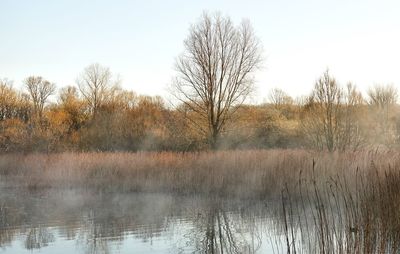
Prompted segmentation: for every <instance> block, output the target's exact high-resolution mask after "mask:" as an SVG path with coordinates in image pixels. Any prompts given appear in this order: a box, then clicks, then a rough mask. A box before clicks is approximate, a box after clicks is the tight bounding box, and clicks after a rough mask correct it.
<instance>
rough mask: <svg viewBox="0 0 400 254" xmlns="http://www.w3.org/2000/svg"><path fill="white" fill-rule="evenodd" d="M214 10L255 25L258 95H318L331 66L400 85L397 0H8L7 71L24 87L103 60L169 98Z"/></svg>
mask: <svg viewBox="0 0 400 254" xmlns="http://www.w3.org/2000/svg"><path fill="white" fill-rule="evenodd" d="M204 10H207V11H210V12H214V11H219V12H221V13H222V14H223V15H228V16H230V17H231V18H232V19H233V20H234V22H235V23H236V24H238V23H239V22H240V21H241V19H242V18H246V19H249V20H250V22H251V23H252V25H253V27H254V29H255V32H256V35H257V36H258V37H259V38H260V40H261V42H262V44H263V48H264V57H265V64H264V66H265V67H264V69H263V70H262V71H260V72H258V73H257V75H256V79H257V88H258V90H257V93H256V94H255V96H254V102H262V101H263V99H264V98H266V97H267V96H268V91H269V90H270V89H271V88H273V87H279V88H281V89H283V90H285V91H287V92H288V93H289V94H290V95H292V96H298V95H304V94H308V93H309V92H310V91H311V89H312V87H313V85H314V83H315V80H316V79H317V78H318V77H319V76H320V75H321V74H322V73H323V72H324V70H325V69H326V68H327V67H329V69H330V71H331V73H332V74H333V75H334V76H335V77H336V78H337V79H338V81H339V82H340V83H342V84H343V85H344V84H345V83H347V82H348V81H352V82H354V83H355V84H356V85H357V86H358V87H359V88H360V89H361V90H363V91H366V90H367V89H368V87H370V86H372V85H374V84H376V83H381V84H388V83H390V84H394V85H395V86H396V87H398V88H399V86H400V1H394V0H393V1H387V0H381V1H378V0H376V1H368V0H351V1H350V0H332V1H324V0H315V1H311V0H307V1H295V0H291V1H289V0H280V1H278V0H276V1H272V0H264V1H261V0H260V1H257V0H254V1H250V0H247V1H244V0H241V1H238V0H235V1H232V0H224V1H222V0H220V1H218V0H207V1H188V0H186V1H184V0H182V1H180V0H173V1H166V0H164V1H162V0H159V1H155V0H154V1H150V0H147V1H144V0H143V1H133V0H132V1H119V0H113V1H111V0H110V1H99V0H96V1H94V0H93V1H89V0H86V1H85V0H57V1H56V0H35V1H34V0H25V1H22V0H0V78H8V79H11V80H13V81H14V84H15V86H16V87H20V86H21V84H22V81H23V79H24V78H26V77H27V76H29V75H40V76H43V77H44V78H46V79H48V80H50V81H52V82H55V83H56V84H57V86H58V87H62V86H66V85H71V84H75V80H76V77H77V76H78V74H79V73H80V72H81V71H82V70H83V69H84V67H86V66H87V65H89V64H91V63H95V62H98V63H100V64H102V65H105V66H108V67H110V69H111V71H112V72H113V73H116V74H119V75H120V77H121V78H122V86H123V87H124V88H125V89H129V90H133V91H135V92H137V93H139V94H147V95H161V96H163V97H166V96H167V95H168V92H167V89H166V87H167V85H168V84H169V83H170V81H171V79H172V77H173V76H174V70H173V66H174V61H175V58H176V57H177V56H178V55H179V54H180V53H181V52H182V51H183V49H184V48H183V40H184V39H185V38H186V37H187V35H188V29H189V26H190V24H191V23H195V22H196V20H197V19H198V18H199V16H200V15H201V14H202V12H203V11H204Z"/></svg>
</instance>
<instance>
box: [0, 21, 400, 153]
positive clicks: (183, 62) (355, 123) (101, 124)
mask: <svg viewBox="0 0 400 254" xmlns="http://www.w3.org/2000/svg"><path fill="white" fill-rule="evenodd" d="M262 63H263V58H262V46H261V43H260V40H259V39H258V38H257V37H256V35H255V34H254V31H253V29H252V27H251V25H250V23H249V22H248V21H246V20H244V21H242V23H240V24H239V25H238V26H235V25H234V24H233V22H232V21H231V19H230V18H229V17H223V16H221V15H220V14H218V13H216V14H213V15H210V14H208V13H204V14H203V15H202V16H201V17H200V19H199V20H198V22H197V23H195V24H193V25H192V26H191V27H190V29H189V35H188V37H187V39H186V40H185V41H184V51H183V53H182V54H181V55H179V56H178V58H177V60H176V64H175V69H176V76H175V78H174V80H173V82H172V84H171V86H170V88H171V89H170V91H171V94H172V95H173V96H174V98H175V101H176V102H177V103H176V104H175V105H173V106H171V105H167V104H166V103H165V102H164V100H163V99H162V98H161V97H158V96H155V97H151V96H140V95H137V94H136V93H134V92H133V91H128V90H125V89H122V88H121V86H120V80H119V79H118V78H116V76H115V75H113V73H112V72H111V71H110V69H109V68H108V67H105V66H102V65H100V64H97V63H96V64H91V65H89V66H88V67H86V68H85V69H84V70H83V71H82V73H80V74H79V75H78V77H77V79H76V84H75V85H71V86H66V87H63V88H61V89H59V90H57V89H56V85H55V84H54V83H53V82H51V81H48V80H46V79H45V78H44V77H41V76H30V77H27V78H26V79H25V80H24V82H23V85H24V88H23V89H21V90H18V89H15V88H14V87H13V82H11V81H10V80H7V79H1V80H0V151H1V152H32V151H41V152H44V151H45V152H60V151H117V150H122V151H137V150H174V151H193V150H203V149H209V148H211V149H219V148H220V149H235V148H273V147H278V148H297V147H299V148H312V149H320V150H329V151H334V150H341V151H344V150H356V149H360V148H366V147H369V148H370V147H376V146H381V145H382V146H386V147H393V146H398V144H400V140H399V134H400V121H399V117H398V116H399V115H400V114H399V113H400V112H399V106H398V104H397V99H398V92H397V90H396V88H395V87H394V86H393V85H376V86H374V87H372V88H371V89H369V90H368V92H367V96H363V95H362V93H361V92H360V91H359V90H358V89H357V87H356V86H355V85H354V84H352V83H348V84H347V85H345V86H343V85H341V84H339V83H338V82H337V81H336V79H335V78H334V77H333V76H332V75H331V74H330V73H329V71H328V70H327V71H326V72H324V73H323V74H322V75H321V77H320V78H319V79H318V80H317V81H316V83H315V86H314V88H313V90H312V91H311V93H310V94H309V95H307V96H302V97H299V98H292V97H290V96H289V95H288V94H287V93H286V92H285V91H283V90H281V89H279V88H273V89H271V91H270V94H269V95H268V102H267V103H264V104H260V105H251V104H248V103H246V102H247V98H248V96H249V95H250V94H251V93H252V91H253V90H254V86H253V84H254V79H255V77H254V73H255V71H256V70H259V69H260V68H261V67H262Z"/></svg>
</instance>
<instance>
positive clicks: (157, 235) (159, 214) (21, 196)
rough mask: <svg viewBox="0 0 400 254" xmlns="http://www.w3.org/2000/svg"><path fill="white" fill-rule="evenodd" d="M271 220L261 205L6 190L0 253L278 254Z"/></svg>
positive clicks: (0, 207) (1, 196)
mask: <svg viewBox="0 0 400 254" xmlns="http://www.w3.org/2000/svg"><path fill="white" fill-rule="evenodd" d="M272 214H273V213H272V209H269V206H268V205H266V204H265V203H262V202H251V201H238V200H222V199H213V198H204V197H196V196H185V197H183V196H174V195H167V194H159V193H158V194H143V193H142V194H140V193H128V194H101V193H93V192H91V191H85V190H71V189H65V190H54V189H49V190H42V191H40V190H34V191H32V190H31V191H28V190H19V189H16V188H4V187H3V188H2V191H1V193H0V246H1V248H0V253H45V254H46V253H132V252H134V253H222V252H223V253H276V252H277V250H278V249H279V252H280V251H282V250H283V249H282V248H281V247H282V246H281V243H283V242H280V240H279V239H280V236H279V235H275V234H276V230H274V223H273V215H272ZM272 239H273V240H272ZM282 240H283V239H282ZM274 249H275V251H273V250H274Z"/></svg>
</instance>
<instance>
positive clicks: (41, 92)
mask: <svg viewBox="0 0 400 254" xmlns="http://www.w3.org/2000/svg"><path fill="white" fill-rule="evenodd" d="M25 87H26V89H27V90H28V93H29V96H30V98H31V100H32V103H33V110H34V114H35V116H36V117H38V118H39V119H42V116H43V109H44V105H45V103H46V102H47V99H48V98H49V96H50V95H52V94H54V91H55V89H56V86H55V84H54V83H51V82H49V81H47V80H45V79H43V78H42V77H39V76H30V77H28V78H27V79H26V80H25Z"/></svg>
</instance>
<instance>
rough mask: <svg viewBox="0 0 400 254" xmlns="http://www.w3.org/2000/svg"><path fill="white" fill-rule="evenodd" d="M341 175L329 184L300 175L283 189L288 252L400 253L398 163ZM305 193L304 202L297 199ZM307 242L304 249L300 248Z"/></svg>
mask: <svg viewBox="0 0 400 254" xmlns="http://www.w3.org/2000/svg"><path fill="white" fill-rule="evenodd" d="M381 156H382V158H386V159H388V160H385V163H382V161H381V159H382V158H379V161H380V164H377V163H376V161H375V160H372V159H374V158H371V161H370V165H368V167H366V168H360V167H356V169H355V170H350V172H349V173H344V172H342V173H341V174H340V173H336V175H333V176H330V177H329V179H322V178H320V177H317V176H316V174H317V173H316V170H317V169H316V164H315V163H314V164H313V167H312V169H313V170H312V172H313V173H312V177H311V178H309V177H304V176H302V175H301V173H300V175H299V180H298V184H296V185H295V186H293V188H292V189H289V188H285V189H283V190H282V195H281V198H282V207H281V212H282V213H281V214H282V218H283V223H282V225H281V227H282V230H283V233H284V235H285V239H286V245H287V250H288V253H302V252H305V253H399V252H400V171H399V167H398V166H399V165H398V160H397V159H395V158H391V157H389V158H387V157H385V155H384V154H382V155H381ZM299 194H300V199H295V198H294V197H297V196H298V195H299ZM299 243H302V244H299Z"/></svg>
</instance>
